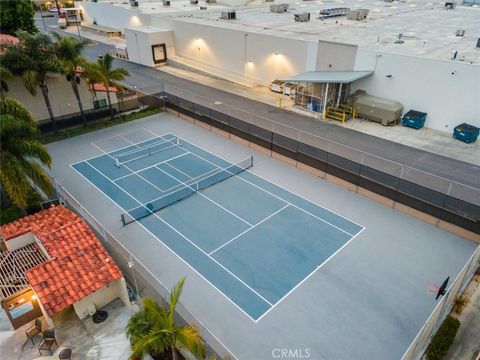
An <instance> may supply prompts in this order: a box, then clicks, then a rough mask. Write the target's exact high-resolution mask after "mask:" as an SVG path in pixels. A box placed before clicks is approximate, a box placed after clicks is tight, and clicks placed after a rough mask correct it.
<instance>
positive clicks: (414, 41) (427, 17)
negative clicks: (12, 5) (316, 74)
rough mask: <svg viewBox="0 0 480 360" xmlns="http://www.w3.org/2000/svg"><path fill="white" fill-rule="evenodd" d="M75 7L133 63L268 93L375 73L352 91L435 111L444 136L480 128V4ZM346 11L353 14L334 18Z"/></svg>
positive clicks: (345, 1) (355, 1) (342, 0)
mask: <svg viewBox="0 0 480 360" xmlns="http://www.w3.org/2000/svg"><path fill="white" fill-rule="evenodd" d="M76 3H77V6H78V7H79V8H81V9H82V11H83V13H84V17H85V22H93V21H94V22H96V23H98V24H101V25H104V26H110V27H114V28H118V29H120V30H121V31H122V32H123V33H124V34H125V38H126V40H127V47H128V53H129V58H130V59H131V60H132V61H134V62H138V63H142V64H144V65H148V66H158V65H161V64H164V63H165V62H171V63H172V64H177V65H178V64H181V65H183V66H188V67H190V68H194V69H196V70H197V71H202V72H207V73H210V74H213V75H215V76H218V77H222V78H225V79H228V80H231V81H234V82H238V83H242V84H260V85H267V84H269V83H270V82H271V81H273V80H275V79H286V78H290V77H292V76H295V75H299V74H302V73H305V72H309V71H322V72H324V71H371V72H373V74H372V75H371V76H368V77H365V78H362V79H359V80H358V81H354V82H353V83H352V84H351V88H350V91H351V92H354V91H355V90H358V89H362V90H365V91H367V93H368V94H371V95H375V96H379V97H382V98H386V99H390V100H395V101H398V102H400V103H401V104H402V105H403V107H404V110H405V111H408V110H409V109H415V110H419V111H423V112H427V113H428V118H427V122H426V124H425V126H426V127H429V128H432V129H435V130H439V131H444V132H447V133H451V132H452V131H453V128H454V127H455V126H456V125H458V124H459V123H462V122H468V123H470V124H472V125H475V126H480V107H479V106H478V96H479V94H480V81H479V79H480V49H479V48H478V39H479V37H480V33H478V23H479V22H478V16H479V8H478V6H477V5H475V4H473V5H472V6H461V5H457V6H456V7H454V8H453V9H452V8H449V7H446V6H445V4H444V3H432V2H427V1H423V0H421V1H414V0H409V1H407V2H398V1H393V2H380V1H374V0H366V1H365V0H337V1H309V2H293V3H290V4H288V6H284V7H283V9H285V11H280V12H277V11H279V10H277V8H276V7H275V5H273V6H272V7H270V4H271V3H269V2H268V3H261V2H260V3H259V2H251V3H248V4H239V5H235V10H233V9H232V6H230V7H228V5H227V6H225V5H220V4H211V3H209V2H205V4H203V2H202V3H201V4H199V3H196V2H195V1H193V2H185V1H183V0H181V1H180V0H179V1H171V2H170V6H165V5H164V4H163V3H162V2H159V1H143V2H142V1H140V2H139V6H138V7H135V6H133V7H132V6H131V5H130V4H125V3H123V2H120V1H109V2H101V1H100V2H88V1H77V2H76ZM339 9H340V10H342V9H347V10H343V12H344V13H346V14H349V15H348V16H337V15H335V11H339ZM358 10H365V11H364V12H362V11H358ZM352 11H353V12H352ZM300 13H306V14H310V16H308V17H305V19H306V20H307V21H296V20H295V15H297V17H296V18H297V20H298V19H299V17H298V15H299V14H300ZM228 14H230V15H228ZM233 14H234V15H233ZM352 14H354V15H355V14H357V16H353V15H352ZM358 14H366V18H363V17H362V16H358ZM343 15H345V14H343ZM307 18H308V19H307Z"/></svg>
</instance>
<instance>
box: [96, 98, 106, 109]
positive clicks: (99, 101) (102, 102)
mask: <svg viewBox="0 0 480 360" xmlns="http://www.w3.org/2000/svg"><path fill="white" fill-rule="evenodd" d="M104 107H107V99H96V100H93V108H94V109H102V108H104Z"/></svg>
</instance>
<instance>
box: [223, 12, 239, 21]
mask: <svg viewBox="0 0 480 360" xmlns="http://www.w3.org/2000/svg"><path fill="white" fill-rule="evenodd" d="M236 18H237V16H236V14H235V10H229V11H222V14H221V15H220V19H223V20H235V19H236Z"/></svg>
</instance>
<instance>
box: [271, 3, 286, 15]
mask: <svg viewBox="0 0 480 360" xmlns="http://www.w3.org/2000/svg"><path fill="white" fill-rule="evenodd" d="M287 10H288V4H272V5H270V11H271V12H273V13H284V12H286V11H287Z"/></svg>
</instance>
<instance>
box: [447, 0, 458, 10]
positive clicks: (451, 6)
mask: <svg viewBox="0 0 480 360" xmlns="http://www.w3.org/2000/svg"><path fill="white" fill-rule="evenodd" d="M456 5H457V4H456V2H455V1H445V9H455V6H456Z"/></svg>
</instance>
